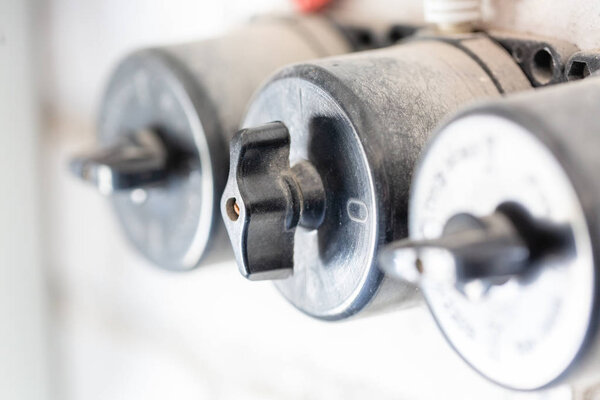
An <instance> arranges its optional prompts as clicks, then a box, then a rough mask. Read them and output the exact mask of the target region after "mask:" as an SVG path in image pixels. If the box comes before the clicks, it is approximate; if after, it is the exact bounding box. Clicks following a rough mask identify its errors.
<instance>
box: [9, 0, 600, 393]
mask: <svg viewBox="0 0 600 400" xmlns="http://www.w3.org/2000/svg"><path fill="white" fill-rule="evenodd" d="M548 3H549V2H547V1H540V0H519V1H517V0H506V1H505V2H504V3H502V2H501V0H496V1H493V2H491V3H490V4H488V6H489V11H488V15H490V16H492V18H491V19H490V22H491V23H493V24H494V25H497V26H498V25H499V26H505V27H511V26H514V25H516V26H517V27H519V28H520V29H523V30H533V31H536V32H538V33H546V34H551V33H552V32H554V34H556V35H559V34H560V36H562V37H563V38H566V39H570V40H574V41H577V42H578V43H580V44H582V46H584V47H585V46H591V44H594V43H596V44H600V41H599V40H597V39H599V37H598V35H600V33H598V32H596V31H597V29H596V30H595V31H593V32H592V31H591V30H590V27H593V26H597V23H598V21H597V18H598V16H599V15H600V13H599V12H598V11H599V10H598V9H599V8H600V6H599V5H597V4H595V2H579V3H578V4H580V7H569V12H568V13H567V12H566V11H565V9H563V7H566V4H567V3H568V4H569V5H573V3H575V2H573V3H571V2H558V1H557V2H554V4H555V5H556V6H553V7H548V6H547V4H548ZM592 3H593V4H592ZM574 8H575V9H576V10H573V9H574ZM290 9H291V6H290V3H289V2H288V1H286V0H252V1H248V0H214V1H204V0H171V1H164V0H146V1H143V0H134V1H122V0H85V1H81V0H40V1H25V0H0V160H1V163H0V182H1V183H2V189H0V193H1V195H0V224H1V225H0V318H1V321H0V349H1V350H0V398H2V399H46V398H55V399H92V400H93V399H107V400H108V399H110V400H118V399H128V400H131V399H146V400H147V399H161V400H162V399H165V398H169V399H171V398H173V399H182V400H185V399H328V400H332V399H344V400H351V399H364V398H373V399H434V398H447V399H480V398H486V399H509V398H515V397H518V398H521V397H527V398H548V399H550V398H552V399H554V398H556V399H566V398H570V389H569V388H558V389H557V390H555V391H553V392H552V393H543V394H531V395H519V396H516V395H515V394H513V393H509V392H506V391H504V390H501V389H498V388H496V387H494V386H492V385H490V384H488V383H487V382H486V381H484V380H483V379H481V378H480V377H478V376H477V375H476V374H475V373H474V372H472V371H471V370H469V369H468V368H467V367H466V366H465V365H464V364H463V362H462V361H461V360H460V359H459V358H458V357H457V356H456V355H455V354H454V353H453V352H452V351H451V349H450V348H449V347H448V346H447V345H446V343H445V342H444V341H443V339H442V337H441V336H440V334H439V333H438V331H437V329H436V328H435V326H434V323H433V321H432V320H431V318H430V316H429V315H428V313H427V311H426V310H425V309H424V307H417V308H415V309H411V310H405V311H402V312H395V313H390V314H386V315H382V316H376V317H368V318H362V319H356V320H351V321H347V322H340V323H324V322H318V321H315V320H312V319H310V318H308V317H306V316H304V315H302V314H300V313H298V312H297V311H296V310H294V309H293V308H292V307H291V306H289V305H288V304H287V303H286V302H285V300H283V298H281V297H280V296H279V294H278V293H277V292H276V291H275V290H274V289H273V288H272V287H271V285H270V284H269V283H249V282H247V281H245V280H244V279H243V278H242V277H241V276H240V275H239V273H238V272H237V268H236V266H235V265H234V264H233V263H232V262H230V263H225V264H221V265H210V266H204V267H202V268H199V269H197V270H196V271H193V272H190V273H182V274H176V273H169V272H164V271H161V270H159V269H157V268H156V267H154V266H152V265H149V264H148V263H146V262H145V261H144V260H143V259H142V258H141V257H139V256H138V255H137V254H136V253H135V252H134V251H133V250H132V249H130V248H129V247H128V245H127V242H126V241H125V239H124V237H123V236H122V235H121V232H120V230H119V227H118V225H117V223H116V221H115V219H114V218H113V215H112V213H111V210H110V208H109V206H108V204H107V203H106V202H105V201H104V199H103V198H101V197H100V196H99V195H98V194H97V193H96V192H95V191H94V190H92V189H91V188H89V187H87V186H85V185H82V184H81V183H80V182H78V181H76V180H75V179H73V178H71V177H70V176H69V175H68V173H67V169H66V163H67V159H68V157H69V155H71V154H73V153H75V152H77V151H79V150H81V149H84V148H86V147H89V146H92V145H93V143H94V121H95V111H96V109H97V107H98V104H99V100H100V96H101V94H102V89H103V85H104V83H105V81H106V80H107V78H108V76H109V74H110V71H111V68H112V67H113V66H114V63H115V62H116V61H117V60H118V59H119V58H120V57H122V56H123V55H124V54H126V53H127V52H129V51H131V50H133V49H136V48H138V47H142V46H148V45H153V46H154V45H159V44H163V43H172V42H177V41H185V40H190V39H199V38H203V37H209V36H215V35H218V34H219V33H220V32H223V31H224V30H226V29H227V28H229V27H231V26H233V25H235V24H237V23H239V22H241V21H243V20H245V19H247V18H248V17H250V16H251V15H253V14H259V13H264V12H268V11H273V10H278V11H289V10H290ZM392 10H394V13H393V12H392ZM369 12H372V13H373V14H379V15H383V16H385V17H387V18H394V19H399V20H409V21H415V20H418V19H419V18H420V2H419V1H417V0H410V1H402V0H397V1H394V0H373V1H371V0H370V1H366V0H364V1H361V0H347V1H344V0H340V4H339V9H338V13H339V14H344V15H347V16H348V15H350V16H351V15H358V13H360V15H363V16H364V15H366V13H369ZM588 14H589V15H588ZM396 15H397V16H398V17H397V18H396V17H395V16H396ZM583 15H586V16H587V19H585V18H583V17H582V16H583ZM531 16H538V17H539V18H537V19H536V18H531ZM559 18H562V19H560V20H559ZM581 20H583V23H580V22H578V23H574V21H581ZM557 21H558V22H559V23H558V24H557ZM594 24H595V25H594ZM557 26H558V27H559V28H557ZM586 27H587V28H586ZM557 29H558V31H557ZM586 29H587V31H586ZM590 32H592V33H590Z"/></svg>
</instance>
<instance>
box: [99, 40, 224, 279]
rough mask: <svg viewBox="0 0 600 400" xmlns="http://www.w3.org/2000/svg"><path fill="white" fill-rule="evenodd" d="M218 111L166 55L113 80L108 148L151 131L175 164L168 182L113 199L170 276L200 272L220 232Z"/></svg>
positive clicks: (138, 243)
mask: <svg viewBox="0 0 600 400" xmlns="http://www.w3.org/2000/svg"><path fill="white" fill-rule="evenodd" d="M200 105H201V106H202V107H200ZM210 107H211V105H210V102H209V101H208V100H207V99H206V98H204V96H203V95H202V90H200V88H199V87H198V83H197V82H195V81H194V80H193V79H192V78H191V77H189V76H188V74H187V72H186V71H185V70H184V69H183V68H182V67H181V66H180V65H179V64H178V62H177V61H176V60H175V59H173V58H171V57H170V56H168V55H167V54H166V53H163V52H161V51H159V50H144V51H140V52H136V53H134V54H132V55H130V56H128V57H127V58H126V59H125V60H124V61H123V62H122V63H121V64H120V65H119V66H118V68H117V69H116V71H115V72H114V74H113V75H112V78H111V80H110V83H109V85H108V88H107V90H106V93H105V96H104V99H103V103H102V109H101V114H100V121H99V127H98V135H99V140H100V143H101V146H103V147H109V146H113V145H115V144H117V143H119V141H120V140H122V138H123V136H130V135H134V134H136V133H137V132H139V131H142V130H151V131H153V132H156V133H158V135H159V136H160V138H161V139H162V141H163V142H164V143H165V144H166V145H167V148H168V151H169V152H170V154H171V158H174V159H175V167H174V168H172V169H171V170H170V171H169V173H168V176H167V178H166V179H165V180H163V181H161V182H157V183H156V184H153V185H149V186H143V187H139V188H133V189H131V190H119V191H115V192H113V193H112V194H111V197H110V199H111V201H112V203H113V205H114V208H115V211H116V214H117V216H118V218H119V220H120V222H121V225H122V226H123V229H124V231H125V234H126V235H127V236H128V238H129V239H130V240H131V242H132V243H133V244H134V245H135V247H137V248H138V249H139V250H140V251H141V253H142V254H144V255H145V256H146V257H147V258H148V259H150V260H151V261H153V262H154V263H156V264H158V265H160V266H161V267H163V268H167V269H171V270H188V269H191V268H193V267H195V266H196V265H197V264H198V262H199V260H200V258H201V257H202V255H203V254H204V252H205V250H206V247H207V245H208V242H209V239H210V234H211V231H212V229H213V225H214V207H215V206H214V204H213V202H214V194H215V193H214V192H215V189H214V179H213V169H214V165H213V161H214V160H211V152H210V151H209V150H210V149H211V148H212V147H214V146H215V145H216V144H215V140H214V138H212V137H210V136H207V135H206V134H205V128H206V129H212V126H213V125H214V124H215V122H214V120H215V118H216V117H215V115H214V113H212V114H213V115H212V116H211V111H210ZM202 113H203V114H202ZM201 116H202V118H201ZM207 124H208V126H207Z"/></svg>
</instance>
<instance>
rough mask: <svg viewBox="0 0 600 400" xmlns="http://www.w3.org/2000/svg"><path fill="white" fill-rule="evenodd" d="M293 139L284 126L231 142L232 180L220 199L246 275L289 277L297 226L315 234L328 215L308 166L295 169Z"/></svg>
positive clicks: (248, 131)
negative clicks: (290, 157) (292, 153)
mask: <svg viewBox="0 0 600 400" xmlns="http://www.w3.org/2000/svg"><path fill="white" fill-rule="evenodd" d="M289 156H290V135H289V133H288V130H287V128H286V127H285V125H284V124H282V123H281V122H272V123H269V124H266V125H263V126H260V127H257V128H251V129H243V130H241V131H239V132H238V133H237V134H236V135H235V137H234V138H233V140H232V142H231V165H230V169H229V171H230V172H229V180H228V182H227V186H226V189H225V192H224V194H223V198H222V200H221V204H222V213H223V217H224V220H225V225H226V227H227V232H228V233H229V237H230V239H231V242H232V243H233V247H234V253H235V256H236V258H237V261H238V265H239V267H240V271H241V273H242V275H244V276H245V277H246V278H248V279H251V280H262V279H281V278H286V277H288V276H289V275H290V274H291V273H292V271H293V266H294V232H295V230H296V227H297V226H299V225H300V226H302V227H304V228H307V229H316V228H318V227H319V225H320V224H321V223H322V222H323V218H324V214H325V189H324V187H323V182H322V181H321V177H320V176H319V174H318V172H317V170H316V169H315V168H314V167H313V166H312V164H311V163H310V162H308V161H300V162H298V163H296V164H295V165H294V166H293V167H290V161H289Z"/></svg>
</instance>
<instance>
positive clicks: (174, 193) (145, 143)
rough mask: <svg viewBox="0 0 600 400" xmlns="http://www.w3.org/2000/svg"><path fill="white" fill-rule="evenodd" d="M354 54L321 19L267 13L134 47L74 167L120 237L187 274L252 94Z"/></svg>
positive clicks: (214, 228) (210, 229)
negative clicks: (303, 67) (200, 37)
mask: <svg viewBox="0 0 600 400" xmlns="http://www.w3.org/2000/svg"><path fill="white" fill-rule="evenodd" d="M351 50H352V46H351V41H350V39H349V37H348V36H347V35H346V32H345V31H344V30H342V29H341V28H340V27H338V26H337V25H335V24H334V23H333V22H332V21H330V20H328V19H326V18H322V17H308V16H306V17H263V18H259V19H256V20H254V21H253V22H252V23H251V24H248V25H247V26H244V27H242V28H240V29H237V30H235V31H233V32H231V33H229V34H227V35H225V36H223V37H220V38H216V39H212V40H205V41H201V42H194V43H189V44H182V45H175V46H168V47H161V48H153V49H147V50H141V51H137V52H135V53H133V54H130V55H129V56H127V57H126V58H125V59H124V60H123V61H122V62H121V63H120V64H119V65H118V67H117V69H116V70H115V71H114V73H113V74H112V77H111V79H110V82H109V84H108V87H107V89H106V92H105V95H104V99H103V102H102V108H101V112H100V118H99V123H98V129H97V130H98V141H99V142H100V149H99V150H98V151H96V152H94V153H92V154H90V155H84V156H81V157H78V158H76V159H74V160H73V162H72V163H71V169H72V171H73V172H75V174H76V175H77V176H79V177H81V178H82V179H84V180H86V181H89V182H91V183H93V184H94V185H95V186H96V187H97V188H98V190H99V191H100V192H101V193H102V194H105V195H109V196H110V200H111V203H112V205H113V206H114V210H115V212H116V214H117V216H118V218H119V220H120V222H121V225H122V227H123V229H124V231H125V234H126V236H127V237H128V238H129V239H130V241H131V242H132V243H133V244H134V245H135V247H137V248H138V249H139V250H140V251H141V253H142V254H144V255H145V256H146V257H147V258H148V259H150V260H151V261H153V262H154V263H156V264H158V265H159V266H161V267H164V268H167V269H172V270H188V269H191V268H193V267H195V266H197V265H198V263H199V261H200V259H201V258H202V257H203V256H204V255H205V253H207V251H208V249H209V248H210V247H211V245H212V244H218V243H216V242H219V243H221V246H222V248H220V249H219V250H221V251H220V252H217V251H215V252H212V253H213V254H214V255H217V253H220V254H228V249H227V248H226V246H227V243H226V240H225V239H224V237H223V231H222V229H221V224H220V222H219V223H218V224H217V220H218V219H219V218H218V199H219V196H220V195H221V193H222V190H223V187H224V185H225V180H226V176H227V165H228V155H229V154H228V151H227V144H228V142H229V139H230V137H231V136H232V135H233V133H235V132H236V131H237V130H238V129H239V127H240V122H241V120H242V117H243V113H244V110H245V107H246V104H247V102H248V100H249V99H250V97H251V95H252V93H253V91H254V90H255V89H256V88H257V87H258V86H259V84H260V83H261V82H262V81H263V79H265V78H266V77H267V76H268V74H270V73H271V72H273V71H274V70H275V69H277V68H279V67H281V66H283V65H286V64H289V63H292V62H298V61H301V60H306V59H312V58H318V57H323V56H328V55H334V54H340V53H345V52H348V51H351Z"/></svg>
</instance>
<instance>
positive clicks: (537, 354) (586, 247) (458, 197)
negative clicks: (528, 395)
mask: <svg viewBox="0 0 600 400" xmlns="http://www.w3.org/2000/svg"><path fill="white" fill-rule="evenodd" d="M545 140H547V138H546V139H544V138H543V137H541V136H540V134H539V133H537V134H534V133H532V132H531V131H529V130H527V129H525V128H524V127H523V126H522V125H520V124H518V123H516V122H513V121H511V120H509V119H507V118H504V117H501V116H497V115H493V114H488V113H485V112H479V113H471V114H467V115H466V116H463V117H460V118H458V119H456V120H454V121H452V122H450V123H449V124H448V125H446V126H445V127H444V128H443V129H442V130H441V131H440V132H439V133H438V134H437V136H435V137H434V139H433V140H432V142H431V143H430V145H429V147H428V149H427V150H426V152H425V155H424V157H423V158H422V161H421V164H420V165H419V167H418V169H417V172H416V175H415V179H414V181H413V189H412V190H413V192H412V196H411V206H410V218H409V224H410V236H411V239H415V240H431V239H435V238H438V237H440V236H441V235H442V234H443V230H444V227H445V226H447V224H448V221H449V220H451V218H453V216H456V215H459V214H469V215H473V216H476V217H485V216H488V215H491V214H493V213H494V212H495V211H496V210H497V209H498V207H499V206H501V205H503V204H509V203H510V204H516V205H518V206H519V207H520V208H521V209H523V210H524V211H526V212H527V214H528V215H530V216H531V217H532V218H533V219H534V220H537V221H540V222H543V223H544V224H552V225H553V226H560V227H563V228H565V229H566V232H569V236H570V238H569V239H570V240H568V241H567V242H566V244H565V245H564V246H562V247H561V249H560V252H558V253H556V254H553V255H552V256H551V257H547V258H544V259H543V260H542V261H541V262H540V264H539V265H536V266H533V267H531V268H530V269H529V270H528V272H527V273H522V274H516V275H513V276H511V277H509V278H508V279H506V280H501V281H496V282H495V283H494V284H492V285H491V287H489V289H488V290H487V292H486V293H485V294H483V295H482V296H479V297H477V296H475V297H471V296H468V295H465V293H464V292H461V291H459V290H457V288H456V286H454V285H450V284H446V283H444V282H443V281H440V280H428V279H423V280H422V282H421V287H422V290H423V293H424V295H425V296H426V298H427V302H428V304H429V307H430V309H431V311H432V312H433V315H434V317H435V319H436V321H437V323H438V325H439V327H440V328H441V330H442V331H443V333H444V335H445V336H446V338H447V339H448V341H449V342H450V344H451V345H452V346H453V347H454V348H455V350H456V351H457V352H458V354H460V356H462V357H463V358H464V359H465V360H466V361H467V362H468V363H469V364H470V365H471V366H473V367H474V368H475V369H476V370H477V371H479V372H480V373H481V374H483V375H485V376H486V377H488V378H489V379H491V380H493V381H495V382H497V383H499V384H501V385H504V386H506V387H510V388H513V389H523V390H530V389H537V388H540V387H543V386H546V385H548V384H550V383H552V382H554V381H555V380H556V379H557V378H559V377H560V376H562V375H563V374H564V373H565V371H567V370H568V369H569V368H570V366H571V365H572V364H573V362H574V361H575V359H576V358H577V357H578V356H579V354H580V352H581V350H582V348H583V346H584V344H585V342H586V340H587V336H588V332H589V329H590V321H591V315H592V312H593V304H594V282H595V272H594V263H593V255H592V244H591V239H590V235H589V232H588V228H587V224H586V217H585V214H584V210H583V207H582V204H581V201H580V197H579V196H578V192H577V191H576V190H575V188H574V187H573V184H572V180H571V179H570V177H569V176H568V174H567V172H566V171H565V168H564V167H563V165H562V164H561V159H560V157H558V156H557V155H556V154H555V153H553V152H552V150H551V147H549V146H548V144H547V142H546V141H545ZM440 262H442V261H440ZM425 268H430V269H435V268H436V265H429V266H425ZM475 284H477V281H475Z"/></svg>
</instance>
